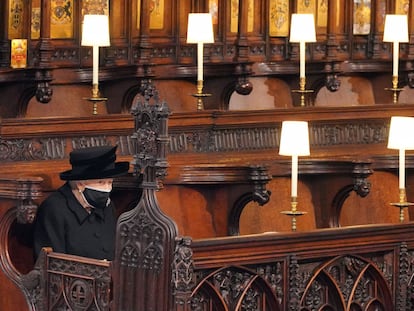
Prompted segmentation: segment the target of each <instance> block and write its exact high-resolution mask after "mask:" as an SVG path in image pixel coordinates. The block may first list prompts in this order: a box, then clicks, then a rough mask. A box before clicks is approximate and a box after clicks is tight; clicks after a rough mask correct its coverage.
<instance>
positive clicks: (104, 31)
mask: <svg viewBox="0 0 414 311" xmlns="http://www.w3.org/2000/svg"><path fill="white" fill-rule="evenodd" d="M82 45H83V46H109V45H110V42H109V19H108V16H107V15H89V14H87V15H85V16H84V17H83V27H82Z"/></svg>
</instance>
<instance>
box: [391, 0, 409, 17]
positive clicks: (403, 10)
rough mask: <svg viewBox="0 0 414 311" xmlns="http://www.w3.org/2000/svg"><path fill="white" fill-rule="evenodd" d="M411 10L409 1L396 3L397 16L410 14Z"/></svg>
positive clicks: (402, 0)
mask: <svg viewBox="0 0 414 311" xmlns="http://www.w3.org/2000/svg"><path fill="white" fill-rule="evenodd" d="M409 10H410V1H409V0H396V1H395V14H408V12H409Z"/></svg>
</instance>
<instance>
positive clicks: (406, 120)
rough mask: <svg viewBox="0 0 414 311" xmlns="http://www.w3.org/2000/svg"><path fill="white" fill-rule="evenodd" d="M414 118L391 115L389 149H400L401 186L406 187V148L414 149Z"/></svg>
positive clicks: (401, 187)
mask: <svg viewBox="0 0 414 311" xmlns="http://www.w3.org/2000/svg"><path fill="white" fill-rule="evenodd" d="M413 133H414V118H413V117H398V116H395V117H391V123H390V131H389V134H388V146H387V148H389V149H398V150H399V188H400V189H404V188H405V150H414V135H413Z"/></svg>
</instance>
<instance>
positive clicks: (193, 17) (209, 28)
mask: <svg viewBox="0 0 414 311" xmlns="http://www.w3.org/2000/svg"><path fill="white" fill-rule="evenodd" d="M187 43H197V81H202V80H203V44H204V43H214V33H213V19H212V17H211V14H210V13H190V14H188V28H187Z"/></svg>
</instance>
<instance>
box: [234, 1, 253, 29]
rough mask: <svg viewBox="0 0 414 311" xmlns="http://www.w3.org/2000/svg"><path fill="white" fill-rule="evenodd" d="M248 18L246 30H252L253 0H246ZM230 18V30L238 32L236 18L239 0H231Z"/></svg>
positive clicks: (237, 16) (237, 17)
mask: <svg viewBox="0 0 414 311" xmlns="http://www.w3.org/2000/svg"><path fill="white" fill-rule="evenodd" d="M248 1H249V2H248V6H249V8H248V11H249V14H248V19H247V31H248V32H253V30H254V0H248ZM230 10H231V19H230V31H231V32H235V33H237V32H238V20H239V0H231V7H230Z"/></svg>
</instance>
